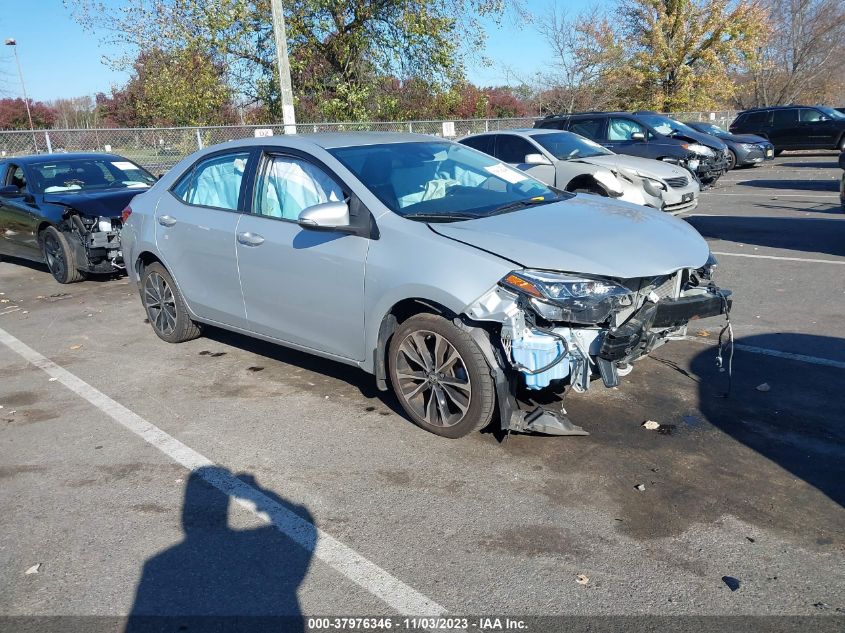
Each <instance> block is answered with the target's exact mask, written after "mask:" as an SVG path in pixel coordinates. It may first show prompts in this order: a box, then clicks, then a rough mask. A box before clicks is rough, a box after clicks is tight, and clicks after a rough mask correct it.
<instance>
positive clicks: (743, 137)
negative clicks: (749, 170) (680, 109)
mask: <svg viewBox="0 0 845 633" xmlns="http://www.w3.org/2000/svg"><path fill="white" fill-rule="evenodd" d="M685 124H686V125H688V126H690V127H691V128H692V129H694V130H698V131H699V132H702V133H703V134H711V135H712V136H715V137H716V138H717V139H719V140H720V141H722V142H723V143H724V144H725V145H727V146H728V151H729V152H730V155H729V156H728V162H729V167H728V169H734V168H735V167H753V166H754V165H759V164H760V163H762V162H763V161H766V160H774V159H775V146H774V145H772V144H771V143H769V141H767V140H766V139H764V138H763V137H762V136H754V135H752V134H731V133H730V132H726V131H725V130H723V129H722V128H720V127H719V126H718V125H715V124H713V123H702V122H701V121H685Z"/></svg>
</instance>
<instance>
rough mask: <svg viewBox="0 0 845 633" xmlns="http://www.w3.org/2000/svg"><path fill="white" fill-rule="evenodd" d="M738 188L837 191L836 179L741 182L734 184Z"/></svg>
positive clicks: (837, 182) (837, 181) (837, 183)
mask: <svg viewBox="0 0 845 633" xmlns="http://www.w3.org/2000/svg"><path fill="white" fill-rule="evenodd" d="M736 184H737V185H738V186H740V187H756V188H760V189H781V190H788V191H825V192H826V191H830V192H832V193H837V192H838V191H839V180H838V179H835V180H834V179H825V180H820V179H815V180H809V179H801V180H763V179H759V180H758V179H755V180H743V181H741V182H738V183H736Z"/></svg>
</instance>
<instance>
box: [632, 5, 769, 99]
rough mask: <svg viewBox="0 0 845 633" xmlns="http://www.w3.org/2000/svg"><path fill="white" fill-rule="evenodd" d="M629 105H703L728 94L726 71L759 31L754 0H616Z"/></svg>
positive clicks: (761, 19)
mask: <svg viewBox="0 0 845 633" xmlns="http://www.w3.org/2000/svg"><path fill="white" fill-rule="evenodd" d="M619 16H620V18H621V22H622V37H623V38H624V46H625V49H626V50H627V51H628V52H629V54H630V60H629V69H628V71H629V72H630V74H631V77H632V80H633V81H632V86H631V88H630V89H629V90H628V91H627V92H626V94H625V96H626V97H627V102H628V103H629V107H632V108H636V107H642V108H650V109H656V110H661V111H665V112H671V111H682V110H704V109H708V108H711V107H713V106H715V105H716V104H718V103H722V102H724V101H725V100H726V99H728V98H729V97H731V96H732V94H733V91H734V85H733V83H732V81H731V80H730V72H731V70H732V68H733V67H735V66H736V65H737V64H740V63H742V62H744V61H745V60H747V59H749V58H753V57H754V55H755V54H756V52H757V49H758V46H759V45H760V43H761V40H762V37H763V35H764V34H765V12H764V11H763V10H762V9H761V8H760V6H759V4H758V3H757V1H756V0H621V1H620V4H619Z"/></svg>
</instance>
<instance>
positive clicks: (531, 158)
mask: <svg viewBox="0 0 845 633" xmlns="http://www.w3.org/2000/svg"><path fill="white" fill-rule="evenodd" d="M525 164H527V165H551V164H552V161H550V160H549V159H548V158H546V157H545V156H543V155H542V154H526V155H525Z"/></svg>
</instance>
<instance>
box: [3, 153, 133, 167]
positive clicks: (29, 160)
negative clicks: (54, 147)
mask: <svg viewBox="0 0 845 633" xmlns="http://www.w3.org/2000/svg"><path fill="white" fill-rule="evenodd" d="M80 158H89V159H90V158H94V159H100V160H127V159H126V158H124V157H123V156H118V155H117V154H104V153H100V152H67V153H66V152H56V153H54V154H29V155H27V156H5V157H3V159H2V162H3V163H15V164H16V165H40V164H42V163H52V162H55V161H57V160H78V159H80Z"/></svg>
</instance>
